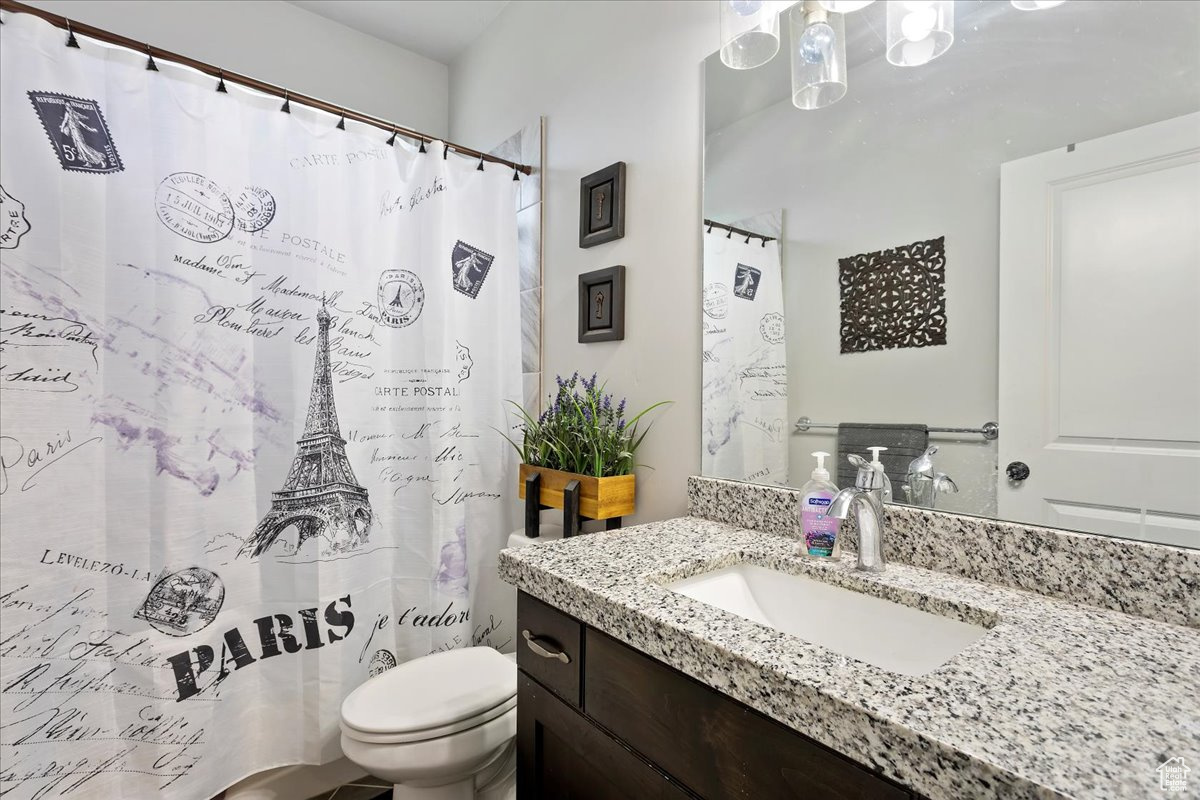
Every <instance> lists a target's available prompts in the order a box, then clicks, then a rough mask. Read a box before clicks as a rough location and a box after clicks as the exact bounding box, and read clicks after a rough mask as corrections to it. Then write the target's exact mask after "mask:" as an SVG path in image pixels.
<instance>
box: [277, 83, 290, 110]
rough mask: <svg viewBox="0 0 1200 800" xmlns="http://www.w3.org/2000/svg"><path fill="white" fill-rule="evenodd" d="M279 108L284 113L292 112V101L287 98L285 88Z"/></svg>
mask: <svg viewBox="0 0 1200 800" xmlns="http://www.w3.org/2000/svg"><path fill="white" fill-rule="evenodd" d="M279 110H280V111H282V112H283V113H285V114H290V113H292V101H291V100H289V99H288V90H287V89H284V90H283V105H281V106H280V107H279Z"/></svg>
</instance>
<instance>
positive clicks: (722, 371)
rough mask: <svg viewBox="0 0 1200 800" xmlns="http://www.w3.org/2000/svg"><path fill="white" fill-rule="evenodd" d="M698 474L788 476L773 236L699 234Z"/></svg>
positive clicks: (763, 479)
mask: <svg viewBox="0 0 1200 800" xmlns="http://www.w3.org/2000/svg"><path fill="white" fill-rule="evenodd" d="M702 302H703V306H702V309H701V311H702V312H703V313H702V316H701V319H702V320H703V326H704V328H703V336H702V341H703V353H704V355H703V359H704V362H703V368H702V378H703V395H702V406H703V412H702V425H703V430H702V440H703V449H702V451H701V468H702V473H703V474H704V475H706V476H708V477H714V478H728V479H730V480H741V481H753V482H755V483H774V484H779V485H782V486H786V485H787V482H788V457H787V435H788V430H789V428H788V424H787V357H786V353H785V345H784V318H783V283H782V279H781V275H780V268H779V242H778V240H775V241H770V242H766V243H765V244H764V243H763V241H762V240H761V239H756V238H751V239H750V241H749V242H747V241H746V238H745V236H744V235H743V236H738V235H737V234H733V235H729V234H728V232H727V231H724V230H721V229H719V228H713V229H711V230H707V229H706V232H705V234H704V290H703V300H702Z"/></svg>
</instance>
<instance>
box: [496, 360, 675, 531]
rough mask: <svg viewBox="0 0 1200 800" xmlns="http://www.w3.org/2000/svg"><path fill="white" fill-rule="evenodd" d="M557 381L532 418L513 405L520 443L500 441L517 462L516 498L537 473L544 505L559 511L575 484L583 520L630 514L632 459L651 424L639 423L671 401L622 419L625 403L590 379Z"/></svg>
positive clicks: (633, 487)
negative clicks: (547, 402)
mask: <svg viewBox="0 0 1200 800" xmlns="http://www.w3.org/2000/svg"><path fill="white" fill-rule="evenodd" d="M556 381H557V383H558V391H557V392H556V393H555V395H554V400H553V403H552V404H551V405H550V407H549V408H547V409H546V410H545V412H543V413H542V415H541V416H540V417H538V418H537V419H534V418H533V417H531V416H530V415H529V413H528V412H526V411H525V409H523V408H521V407H520V406H519V405H517V404H516V403H514V404H513V405H514V406H516V408H517V410H518V411H519V412H520V413H521V416H522V417H523V420H522V422H521V423H520V424H519V425H518V426H517V427H518V428H519V429H520V431H521V441H520V444H518V443H517V442H516V441H514V440H513V439H512V438H510V437H508V436H507V435H506V436H505V438H506V439H508V442H509V444H511V445H512V446H513V447H514V448H516V451H517V453H518V454H519V455H520V457H521V472H520V495H521V498H522V499H524V497H525V478H526V477H527V476H528V475H530V474H531V473H533V472H537V473H539V474H540V475H541V498H540V502H541V504H542V505H544V506H549V507H551V508H562V507H563V489H565V488H566V486H567V484H568V483H570V482H571V481H572V480H577V481H579V489H580V492H579V513H580V514H582V515H583V516H585V517H588V518H590V519H611V518H613V517H621V516H625V515H626V514H632V513H633V510H634V500H635V493H636V492H635V489H636V484H635V477H634V474H633V470H634V467H636V466H638V464H637V461H636V460H635V459H636V457H637V451H638V447H640V446H641V444H642V441H643V440H644V439H645V438H646V434H647V433H649V432H650V423H647V424H646V425H645V426H644V427H641V421H642V418H643V417H644V416H645V415H646V414H648V413H649V412H650V411H653V410H654V409H656V408H658V407H659V406H662V405H666V404H667V403H668V402H670V401H666V400H664V401H662V402H658V403H655V404H654V405H652V406H650V407H649V408H646V409H644V410H643V411H641V412H640V413H638V414H636V415H634V416H633V417H631V418H629V419H626V418H625V400H624V399H622V400H621V401H620V402H617V403H614V402H613V396H612V395H610V394H608V393H607V392H605V391H604V384H601V383H599V382H598V381H597V378H596V376H595V375H592V377H591V378H590V379H588V378H581V377H580V376H579V373H578V372H577V373H575V374H574V375H572V376H571V377H570V378H566V379H564V378H562V377H558V378H556Z"/></svg>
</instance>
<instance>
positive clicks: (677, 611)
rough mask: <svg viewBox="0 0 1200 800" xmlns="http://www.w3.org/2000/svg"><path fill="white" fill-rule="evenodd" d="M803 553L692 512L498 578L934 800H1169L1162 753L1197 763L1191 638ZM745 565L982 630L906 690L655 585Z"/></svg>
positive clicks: (554, 554)
mask: <svg viewBox="0 0 1200 800" xmlns="http://www.w3.org/2000/svg"><path fill="white" fill-rule="evenodd" d="M700 502H701V504H702V503H703V502H704V500H703V498H700ZM795 548H796V542H795V540H793V539H790V538H788V537H785V536H780V535H778V534H776V533H767V532H762V531H753V530H748V529H745V528H740V527H735V526H733V525H729V524H725V523H720V522H715V521H712V520H707V519H699V518H694V517H687V518H681V519H676V520H669V521H666V522H659V523H652V524H649V525H643V526H639V527H635V528H628V529H625V530H619V531H613V532H611V533H597V534H591V535H587V536H581V537H577V538H574V539H569V540H565V541H555V542H547V543H544V544H538V545H534V546H530V547H526V548H522V549H520V550H506V551H503V552H502V553H501V556H500V573H501V576H502V577H503V578H504V579H505V580H506V581H508V582H509V583H512V584H514V585H516V586H517V587H519V588H520V589H522V590H524V591H526V592H529V593H530V594H532V595H534V596H536V597H538V598H540V599H542V600H544V601H546V602H548V603H550V604H551V605H554V606H556V607H558V608H560V609H562V610H563V611H565V612H567V613H568V614H571V615H573V616H575V617H578V618H579V619H581V620H583V621H584V622H586V623H588V624H590V625H592V626H594V627H596V628H598V629H600V630H603V631H605V632H607V633H609V634H610V635H612V636H614V637H616V638H618V639H620V640H622V641H624V642H626V643H628V644H630V645H632V646H633V647H635V648H637V649H638V650H641V651H642V652H644V653H646V654H648V655H650V656H652V657H654V658H657V659H659V660H661V661H663V662H665V663H667V664H670V665H671V666H673V667H675V668H676V669H679V670H680V671H682V672H684V673H686V674H688V675H691V676H692V677H694V678H696V679H697V680H700V681H702V682H704V683H706V684H708V685H710V686H713V687H714V688H716V689H718V690H719V691H722V692H724V693H726V694H728V695H730V696H731V697H734V698H736V699H737V700H740V701H741V702H743V703H745V704H747V705H749V706H751V707H753V708H755V709H757V710H759V711H761V712H763V713H764V714H766V715H768V716H770V717H772V718H774V719H776V720H779V721H780V722H782V723H784V724H785V725H788V726H790V727H792V728H794V729H795V730H797V731H800V732H801V733H804V734H805V735H807V736H809V737H811V738H813V739H816V740H817V741H819V742H822V743H823V744H825V745H827V746H829V747H831V748H833V749H835V750H837V751H839V752H841V753H844V754H846V755H847V756H849V757H850V758H853V759H855V760H856V761H858V762H860V763H862V764H865V765H868V766H869V767H871V768H873V769H875V770H878V771H879V772H881V773H883V774H885V775H887V776H888V777H890V778H892V779H893V780H896V781H898V782H900V783H902V784H905V785H907V786H910V787H912V788H913V789H915V790H917V791H919V792H920V793H922V794H924V795H926V796H928V797H930V798H933V799H934V800H942V798H945V800H961V799H962V798H1047V797H1076V798H1104V799H1105V800H1109V799H1110V798H1113V799H1115V798H1139V800H1140V799H1141V798H1151V797H1158V796H1163V793H1162V792H1160V790H1159V788H1158V776H1157V773H1156V771H1155V769H1156V767H1157V766H1158V765H1159V764H1160V763H1162V762H1163V761H1164V760H1166V759H1167V758H1170V757H1175V756H1183V757H1184V758H1185V759H1187V761H1188V763H1189V764H1200V702H1198V698H1200V631H1196V630H1194V629H1191V628H1188V627H1184V626H1181V625H1174V624H1169V623H1164V622H1157V621H1152V620H1148V619H1143V618H1137V617H1133V616H1128V615H1125V614H1121V613H1116V612H1113V611H1109V610H1104V609H1100V608H1096V607H1093V606H1088V605H1079V604H1074V603H1068V602H1064V601H1062V600H1059V599H1055V598H1052V597H1046V596H1043V595H1038V594H1034V593H1031V592H1026V591H1019V590H1016V589H1012V588H1008V587H1004V586H997V585H989V584H986V583H981V582H978V581H974V580H970V579H967V578H964V577H961V576H958V575H949V574H944V573H938V572H932V571H929V570H926V569H921V568H918V567H913V566H909V565H905V564H899V563H893V564H890V565H889V568H888V571H887V572H885V573H883V574H881V575H866V574H863V573H858V572H855V571H854V570H853V569H852V566H853V561H852V559H847V560H844V561H842V562H840V563H818V562H813V561H809V560H807V559H802V558H799V557H796V556H795V555H794V551H795ZM741 561H746V562H751V563H756V564H760V565H763V566H769V567H772V568H775V569H782V570H784V571H788V572H794V573H798V574H805V575H809V576H811V577H815V578H817V579H820V580H824V581H828V582H832V583H837V584H841V585H844V586H847V587H849V588H854V589H857V590H859V591H864V592H867V593H869V594H874V595H878V596H882V597H885V598H887V599H891V600H894V601H896V602H901V603H904V604H908V605H913V606H916V607H920V608H923V609H925V610H927V611H930V612H931V613H938V614H943V615H945V616H949V617H953V618H957V619H962V620H964V621H969V622H974V623H976V624H982V625H984V626H985V627H988V626H990V630H989V631H988V632H987V634H986V635H984V636H983V637H982V638H981V639H980V640H978V641H977V642H975V643H974V644H972V645H970V646H969V647H968V648H967V649H966V650H964V651H963V652H962V653H960V654H959V655H957V656H955V657H954V658H953V659H951V660H950V661H949V662H947V663H946V664H945V665H943V666H942V667H940V668H938V669H936V670H934V671H933V672H931V673H929V674H928V675H924V676H921V677H908V676H901V675H897V674H893V673H890V672H886V671H884V670H882V669H879V668H876V667H873V666H871V665H868V664H865V663H862V662H859V661H855V660H853V659H848V658H845V657H842V656H839V655H837V654H835V653H833V652H831V651H829V650H826V649H824V648H821V647H818V646H816V645H812V644H809V643H807V642H805V641H804V640H802V639H799V638H797V637H794V636H789V635H787V634H783V633H780V632H777V631H775V630H773V629H771V628H768V627H765V626H762V625H759V624H756V623H754V622H751V621H749V620H746V619H743V618H741V617H738V616H735V615H732V614H729V613H727V612H724V611H722V610H720V609H717V608H715V607H712V606H708V605H705V604H703V603H700V602H698V601H695V600H692V599H691V598H688V597H685V596H683V595H679V594H676V593H674V592H671V591H670V590H668V589H666V588H665V587H664V586H663V585H662V584H663V582H665V581H668V580H671V579H677V578H681V577H686V576H689V575H694V574H698V573H700V572H706V571H708V570H710V569H715V568H719V567H721V566H726V565H729V564H731V563H736V562H741ZM1174 796H1179V795H1174ZM1184 796H1195V793H1194V792H1193V794H1192V795H1184Z"/></svg>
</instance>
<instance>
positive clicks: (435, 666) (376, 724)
mask: <svg viewBox="0 0 1200 800" xmlns="http://www.w3.org/2000/svg"><path fill="white" fill-rule="evenodd" d="M516 693H517V667H516V664H514V663H513V662H512V661H510V660H509V659H507V658H505V657H504V656H502V655H501V654H500V653H498V652H497V651H495V650H493V649H492V648H490V647H463V648H460V649H457V650H448V651H446V652H442V653H434V654H432V655H428V656H422V657H421V658H416V659H413V660H412V661H408V662H405V663H404V664H401V665H399V666H397V667H392V668H391V669H389V670H388V671H387V672H384V673H382V674H380V675H376V676H375V677H374V678H371V679H369V680H368V681H367V682H366V683H364V684H362V685H361V686H359V687H358V688H357V689H355V690H354V691H352V692H351V693H350V695H349V696H348V697H347V698H346V699H345V701H343V703H342V722H343V723H344V724H345V725H347V726H349V727H351V728H354V729H356V730H360V731H363V732H364V733H415V732H417V731H425V730H429V729H431V728H440V727H443V726H446V725H452V724H454V723H457V722H462V721H464V720H470V719H473V718H474V717H478V716H479V715H481V714H483V713H484V712H486V711H489V710H490V709H494V708H496V707H497V706H499V705H501V704H502V703H504V702H505V701H506V700H509V699H510V698H512V697H513V695H515V694H516Z"/></svg>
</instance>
